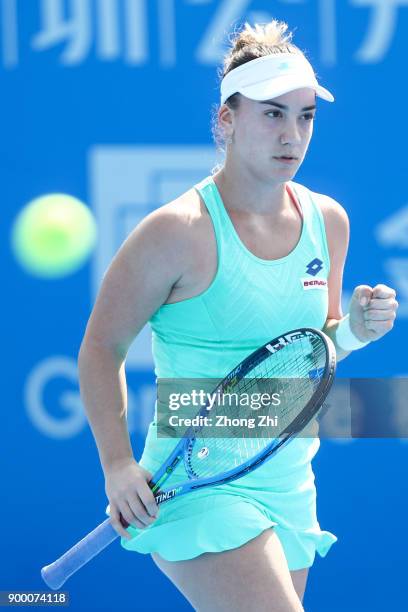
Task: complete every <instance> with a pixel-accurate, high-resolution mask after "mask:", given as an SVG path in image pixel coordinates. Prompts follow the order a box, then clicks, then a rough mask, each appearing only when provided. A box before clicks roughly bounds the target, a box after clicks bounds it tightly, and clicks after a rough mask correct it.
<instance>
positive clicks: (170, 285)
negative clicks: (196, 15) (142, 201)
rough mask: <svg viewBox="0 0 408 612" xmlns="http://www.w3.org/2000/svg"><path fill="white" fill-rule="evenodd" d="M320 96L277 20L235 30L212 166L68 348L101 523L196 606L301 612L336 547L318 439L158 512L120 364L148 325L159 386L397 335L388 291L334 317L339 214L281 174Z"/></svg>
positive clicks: (134, 241)
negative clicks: (94, 455) (129, 420)
mask: <svg viewBox="0 0 408 612" xmlns="http://www.w3.org/2000/svg"><path fill="white" fill-rule="evenodd" d="M317 97H318V98H322V99H324V100H327V101H329V102H332V101H333V100H334V98H333V96H332V94H331V93H330V92H329V91H328V90H327V89H325V88H323V87H322V86H321V85H319V84H318V82H317V80H316V77H315V73H314V71H313V68H312V66H311V65H310V63H309V61H308V60H307V59H306V57H305V55H304V54H303V53H302V52H301V51H300V50H299V48H297V47H296V46H295V45H294V44H293V43H292V35H291V34H290V33H288V31H287V25H286V24H284V23H282V22H278V21H275V20H274V21H272V22H271V23H269V24H267V25H262V26H261V25H257V26H255V27H250V26H249V25H248V24H246V26H245V28H244V29H243V30H242V31H241V32H240V33H238V34H236V35H235V39H234V40H233V41H232V46H231V49H230V51H229V53H228V55H227V56H226V58H225V62H224V70H223V75H222V82H221V105H220V108H219V111H218V114H217V133H218V135H220V134H221V135H222V137H223V139H224V143H225V161H224V163H223V164H222V166H221V167H219V168H218V169H217V170H216V171H215V172H214V173H213V174H212V175H211V176H209V177H207V178H205V179H204V180H203V181H202V182H200V183H199V184H197V185H195V186H194V187H193V188H192V189H191V190H189V191H188V192H186V193H184V194H182V195H180V197H178V198H177V199H176V200H175V201H172V202H170V203H168V204H166V205H165V206H163V207H161V208H159V209H158V210H156V211H154V212H153V213H152V214H150V215H149V216H147V217H146V218H145V219H144V220H143V221H142V222H141V223H140V225H139V226H138V227H136V228H135V229H134V231H133V232H132V233H131V234H130V236H129V237H128V238H127V240H126V241H125V242H124V244H123V245H122V247H121V248H120V250H119V251H118V253H117V254H116V256H115V257H114V259H113V261H112V263H111V265H110V267H109V269H108V271H107V273H106V275H105V277H104V280H103V284H102V287H101V290H100V293H99V295H98V298H97V301H96V303H95V307H94V309H93V312H92V314H91V317H90V320H89V323H88V326H87V330H86V333H85V336H84V339H83V342H82V346H81V350H80V355H79V371H80V383H81V393H82V397H83V400H84V404H85V407H86V411H87V415H88V417H89V421H90V424H91V427H92V430H93V433H94V436H95V440H96V443H97V446H98V450H99V454H100V460H101V464H102V468H103V471H104V475H105V482H106V493H107V496H108V499H109V502H110V515H111V519H112V524H113V526H114V528H115V529H116V530H117V532H118V533H119V534H120V535H121V536H122V545H123V546H124V547H125V548H126V549H128V550H135V551H138V552H141V553H150V554H152V556H153V559H154V561H155V562H156V564H157V565H158V567H159V568H160V569H161V570H162V572H164V574H165V575H166V576H168V578H169V579H170V580H171V581H172V582H173V583H174V584H175V585H176V587H177V588H178V589H179V590H180V591H181V592H182V593H183V594H184V595H185V597H186V598H187V599H188V601H189V602H190V603H191V605H192V606H193V607H194V608H195V609H198V610H200V611H205V610H209V611H212V612H214V611H215V610H219V611H221V610H222V611H225V610H234V611H240V610H245V611H247V610H250V609H252V610H256V611H257V612H260V611H261V610H268V612H278V611H279V612H294V611H297V612H298V611H300V610H302V609H303V607H302V603H301V602H302V599H303V594H304V590H305V585H306V580H307V575H308V569H309V568H310V567H311V565H312V564H313V561H314V557H315V553H316V551H317V552H318V553H319V554H320V555H321V556H324V555H326V553H327V551H328V550H329V548H330V547H331V545H332V544H333V543H334V542H335V541H336V537H335V536H334V535H333V534H331V533H330V532H328V531H323V530H322V529H321V528H320V526H319V523H318V520H317V515H316V490H315V485H314V475H313V471H312V468H311V460H312V459H313V457H314V456H315V454H316V452H317V450H318V447H319V440H318V438H317V437H314V438H297V439H295V440H294V441H293V442H292V443H291V444H289V445H288V446H287V447H286V448H285V449H284V450H282V451H281V453H280V454H278V455H277V456H276V457H275V458H274V459H273V460H272V461H270V462H269V463H266V464H264V465H263V466H262V467H260V468H259V469H258V470H256V471H254V472H252V473H250V474H248V475H246V476H244V477H242V478H241V479H239V480H237V481H235V482H232V483H228V484H224V485H219V486H216V487H213V488H209V489H203V490H198V491H195V492H194V493H191V494H189V495H186V496H184V497H180V498H179V499H176V500H173V501H170V502H168V503H166V504H164V505H163V506H162V507H161V508H160V513H159V512H158V508H157V506H156V504H155V500H154V497H153V494H152V492H151V490H150V488H149V487H148V484H147V482H148V481H149V479H150V478H151V475H152V473H154V472H155V470H156V469H157V468H158V467H159V466H160V464H161V463H162V462H163V460H164V459H165V458H166V456H167V455H168V453H169V451H170V449H171V448H172V447H174V445H175V444H176V442H177V441H175V440H174V439H173V440H171V439H163V438H159V437H158V436H157V423H156V419H155V420H154V421H153V422H152V423H151V425H150V427H149V432H148V435H147V439H146V443H145V449H144V452H143V455H142V457H141V459H140V461H139V462H137V461H136V460H135V458H134V456H133V452H132V448H131V444H130V440H129V434H128V430H127V424H126V379H125V359H126V354H127V351H128V348H129V346H130V344H131V342H132V340H133V339H134V337H135V336H136V334H137V333H138V332H139V331H140V330H141V329H142V328H143V326H144V325H145V323H146V322H148V321H149V322H150V325H151V328H152V333H153V353H154V360H155V366H156V370H155V371H156V374H157V376H158V377H159V378H190V377H191V378H205V377H212V378H222V377H223V376H224V375H225V374H227V373H228V372H229V371H230V370H231V369H232V368H233V367H234V365H235V364H237V363H239V362H240V361H241V360H242V359H243V358H244V357H246V356H247V355H249V354H250V353H251V352H252V351H253V350H255V349H256V348H257V347H258V346H260V345H261V344H263V343H265V342H267V341H268V340H269V339H270V338H273V337H275V336H277V335H279V334H281V333H283V332H285V331H288V330H290V329H293V328H296V327H301V326H310V327H316V328H319V329H323V330H324V332H325V333H326V334H327V335H328V336H329V337H330V338H331V339H332V340H333V342H334V343H335V346H336V351H337V355H338V359H343V358H344V357H346V356H347V355H348V354H349V353H350V351H352V350H357V349H360V348H362V347H364V346H365V345H366V344H367V343H369V342H372V341H374V340H378V339H379V338H381V337H382V336H383V335H384V334H386V333H387V332H389V331H390V329H391V328H392V327H393V323H394V319H395V316H396V309H397V302H396V299H395V291H394V290H393V289H391V288H389V287H387V286H385V285H383V284H378V285H376V286H375V287H370V286H368V285H359V286H358V287H356V288H355V290H354V292H353V295H352V298H351V302H350V306H349V312H348V313H347V314H346V315H345V316H343V313H342V309H341V289H342V274H343V267H344V262H345V257H346V252H347V247H348V239H349V225H348V218H347V214H346V212H345V210H344V209H343V208H342V206H341V205H340V204H338V203H337V202H336V201H334V200H333V199H332V198H331V197H329V196H327V195H322V194H318V193H314V192H312V191H310V190H309V189H308V188H307V187H305V186H303V185H300V184H298V183H295V182H294V181H293V180H292V179H293V177H294V176H295V174H296V172H297V170H298V169H299V167H300V165H301V164H302V162H303V160H304V158H305V155H306V152H307V149H308V146H309V143H310V139H311V137H312V132H313V120H314V117H315V114H316V100H317ZM120 515H122V516H123V518H124V519H125V520H126V521H127V522H128V523H129V524H130V527H129V528H128V529H127V530H125V529H124V528H123V526H122V524H121V522H120ZM138 584H139V586H140V581H138Z"/></svg>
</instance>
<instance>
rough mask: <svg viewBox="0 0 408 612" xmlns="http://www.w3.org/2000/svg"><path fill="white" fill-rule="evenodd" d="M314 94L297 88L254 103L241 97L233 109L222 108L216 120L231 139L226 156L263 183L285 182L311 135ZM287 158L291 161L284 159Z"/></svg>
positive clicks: (303, 155)
mask: <svg viewBox="0 0 408 612" xmlns="http://www.w3.org/2000/svg"><path fill="white" fill-rule="evenodd" d="M315 107H316V95H315V92H314V91H313V90H312V89H309V88H305V89H297V90H295V91H291V92H289V93H287V94H284V95H283V96H279V97H277V98H274V99H273V100H269V101H268V102H257V101H255V100H250V99H248V98H245V97H244V96H242V95H241V97H240V105H239V108H238V109H237V110H235V111H234V110H231V109H228V107H227V106H225V105H224V106H223V107H222V109H221V111H220V121H221V125H222V128H223V129H224V132H225V133H226V135H227V136H230V137H231V136H232V142H231V144H230V145H229V147H228V155H232V156H233V157H234V162H236V164H237V165H238V167H242V166H244V167H245V168H246V169H247V170H248V171H250V172H251V173H253V174H254V175H255V176H256V177H257V178H259V179H261V180H263V181H267V182H268V181H273V182H286V181H288V180H291V178H292V177H293V176H294V175H295V174H296V172H297V170H298V169H299V167H300V165H301V164H302V162H303V159H304V157H305V155H306V151H307V149H308V146H309V143H310V139H311V137H312V133H313V120H314V116H315V113H316V109H315ZM283 156H284V157H285V158H291V159H285V158H284V157H283Z"/></svg>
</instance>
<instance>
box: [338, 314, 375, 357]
mask: <svg viewBox="0 0 408 612" xmlns="http://www.w3.org/2000/svg"><path fill="white" fill-rule="evenodd" d="M369 343H370V341H369V340H368V341H367V342H362V341H361V340H359V339H358V338H357V337H356V336H355V335H354V334H353V332H352V331H351V328H350V315H349V314H347V315H346V316H345V317H344V319H342V320H341V321H340V323H339V325H338V327H337V330H336V344H337V346H338V347H339V348H341V349H343V351H355V350H357V349H360V348H363V346H367V344H369Z"/></svg>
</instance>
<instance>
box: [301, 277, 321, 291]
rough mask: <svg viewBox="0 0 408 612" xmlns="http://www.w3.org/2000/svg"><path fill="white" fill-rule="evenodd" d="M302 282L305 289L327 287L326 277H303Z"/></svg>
mask: <svg viewBox="0 0 408 612" xmlns="http://www.w3.org/2000/svg"><path fill="white" fill-rule="evenodd" d="M300 282H301V283H302V287H303V289H304V290H305V291H308V290H309V289H327V280H326V279H324V278H314V279H310V278H301V279H300Z"/></svg>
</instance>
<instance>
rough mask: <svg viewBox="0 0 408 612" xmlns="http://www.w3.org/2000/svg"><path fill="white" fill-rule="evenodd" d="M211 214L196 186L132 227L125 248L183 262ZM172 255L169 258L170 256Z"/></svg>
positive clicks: (131, 251) (171, 260)
mask: <svg viewBox="0 0 408 612" xmlns="http://www.w3.org/2000/svg"><path fill="white" fill-rule="evenodd" d="M207 218H208V213H207V211H206V209H205V207H204V206H203V205H202V202H201V198H200V196H199V194H198V193H197V191H196V190H195V189H194V188H193V189H190V190H189V191H187V192H185V193H183V194H182V195H180V196H179V197H178V198H176V199H175V200H172V201H171V202H168V203H167V204H164V205H163V206H160V207H159V208H157V209H156V210H154V211H152V212H151V213H149V214H148V215H147V216H146V217H144V219H142V221H141V222H140V223H139V224H138V225H137V226H136V227H135V228H134V229H133V230H132V232H131V233H130V235H129V236H128V238H127V240H126V241H125V243H124V245H123V247H122V248H124V249H125V250H128V251H129V252H130V253H133V252H134V251H137V252H138V253H140V251H141V250H142V251H145V252H146V253H148V254H149V257H150V256H151V254H152V252H154V253H155V257H158V258H159V259H160V254H161V257H162V258H165V259H166V262H167V263H171V262H173V263H174V262H175V261H176V260H179V261H182V260H183V259H184V258H185V255H186V251H189V250H191V245H192V244H193V243H194V241H195V235H196V233H197V231H199V230H200V227H201V226H202V225H204V224H205V223H206V222H207V223H208V219H207ZM168 258H170V259H168Z"/></svg>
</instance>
